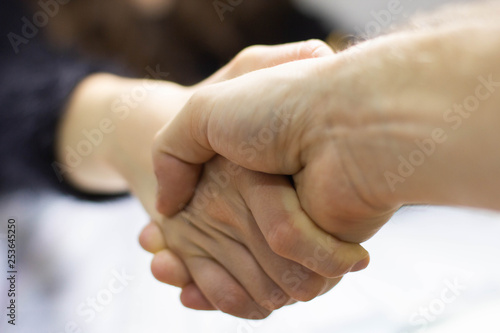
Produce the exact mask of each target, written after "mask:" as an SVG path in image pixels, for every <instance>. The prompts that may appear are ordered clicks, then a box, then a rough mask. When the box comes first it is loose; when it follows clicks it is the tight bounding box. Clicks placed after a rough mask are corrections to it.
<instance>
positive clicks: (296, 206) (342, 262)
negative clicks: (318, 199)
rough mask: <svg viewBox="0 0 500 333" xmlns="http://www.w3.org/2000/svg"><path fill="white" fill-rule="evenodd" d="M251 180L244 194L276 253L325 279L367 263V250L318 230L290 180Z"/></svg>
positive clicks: (262, 178) (261, 178) (268, 177)
mask: <svg viewBox="0 0 500 333" xmlns="http://www.w3.org/2000/svg"><path fill="white" fill-rule="evenodd" d="M250 181H251V182H253V184H248V185H247V186H240V192H241V194H242V196H243V198H244V199H245V202H246V203H247V205H248V207H249V208H250V210H251V211H252V214H253V216H254V218H255V220H256V222H257V225H258V226H259V228H260V230H261V231H262V234H263V235H264V237H265V239H266V240H267V243H268V244H269V246H270V248H271V249H272V250H273V252H275V253H276V254H278V255H280V256H282V257H285V258H288V259H290V260H293V261H295V262H297V263H299V264H302V265H304V266H305V267H307V268H309V269H310V270H312V271H313V272H316V273H318V274H320V275H322V276H325V277H339V276H342V275H344V274H346V273H348V272H349V271H350V270H351V269H352V268H353V267H355V266H356V265H357V264H358V263H359V262H362V263H364V262H366V258H367V257H368V253H367V252H366V250H365V249H363V247H361V246H360V245H358V244H353V243H346V242H342V241H339V240H338V239H336V238H334V237H332V236H330V235H329V234H327V233H326V232H324V231H323V230H322V229H320V228H319V227H317V225H316V224H315V223H314V222H313V221H312V220H311V219H310V218H309V216H308V215H307V214H306V213H305V212H304V211H303V209H302V207H301V205H300V201H299V199H298V197H297V193H296V192H295V190H294V188H293V187H292V186H291V184H290V183H289V181H288V179H287V178H286V177H279V178H276V177H273V176H271V175H266V174H259V176H258V177H257V176H256V177H254V179H252V180H250Z"/></svg>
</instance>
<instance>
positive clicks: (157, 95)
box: [57, 74, 187, 193]
mask: <svg viewBox="0 0 500 333" xmlns="http://www.w3.org/2000/svg"><path fill="white" fill-rule="evenodd" d="M186 91H187V89H185V88H182V87H180V86H177V85H174V84H170V83H167V82H159V81H150V80H133V79H123V78H120V77H117V76H113V75H107V74H96V75H93V76H90V77H88V78H87V79H85V80H84V81H82V83H81V84H80V85H79V86H78V87H77V88H76V89H75V91H74V93H73V96H72V98H71V99H70V101H69V103H68V105H67V109H66V112H65V116H64V117H63V119H62V121H61V123H60V127H59V134H58V142H57V154H58V156H59V162H60V163H61V164H62V165H64V166H65V167H66V168H64V170H63V171H64V176H65V179H66V180H67V181H69V182H71V183H72V184H73V185H74V186H76V187H77V188H79V189H81V190H83V191H88V192H92V193H116V192H121V191H126V190H129V189H130V188H129V183H130V178H132V177H133V176H134V175H133V172H134V171H133V170H134V169H136V170H139V168H141V167H146V168H149V169H150V170H151V172H152V167H150V164H151V161H150V160H151V157H150V151H151V144H152V142H153V138H154V135H155V134H156V132H157V131H158V130H159V129H160V128H161V127H163V126H164V125H165V124H166V123H167V122H168V121H170V120H171V119H172V118H173V117H174V116H175V114H176V113H177V111H178V110H179V109H180V108H181V105H180V103H181V102H180V100H182V99H180V98H179V94H184V93H186V99H187V92H186ZM174 94H175V96H174V97H175V98H170V99H169V97H172V96H170V95H174ZM141 171H143V170H141ZM141 174H142V173H141Z"/></svg>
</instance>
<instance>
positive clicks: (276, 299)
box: [257, 288, 291, 311]
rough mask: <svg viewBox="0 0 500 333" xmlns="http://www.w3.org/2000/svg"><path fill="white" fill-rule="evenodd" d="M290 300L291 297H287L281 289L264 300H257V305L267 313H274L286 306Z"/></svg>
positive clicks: (274, 291) (277, 289) (275, 290)
mask: <svg viewBox="0 0 500 333" xmlns="http://www.w3.org/2000/svg"><path fill="white" fill-rule="evenodd" d="M290 300H291V297H290V296H289V295H287V294H286V293H285V292H284V291H283V290H282V289H280V288H276V289H274V290H273V291H272V292H271V293H269V294H268V295H267V297H266V298H263V299H260V300H258V301H257V304H258V305H259V306H260V307H262V308H264V309H266V310H268V311H274V310H278V309H280V308H282V307H283V306H285V305H286V304H288V302H290Z"/></svg>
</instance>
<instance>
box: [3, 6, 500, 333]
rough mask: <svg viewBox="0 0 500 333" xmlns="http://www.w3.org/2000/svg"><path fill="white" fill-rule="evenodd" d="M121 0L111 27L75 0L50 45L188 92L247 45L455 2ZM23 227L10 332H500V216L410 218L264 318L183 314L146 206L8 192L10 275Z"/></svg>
mask: <svg viewBox="0 0 500 333" xmlns="http://www.w3.org/2000/svg"><path fill="white" fill-rule="evenodd" d="M119 1H120V0H113V1H112V0H109V3H108V1H106V2H102V1H101V2H102V3H105V4H107V5H106V6H108V7H109V8H113V10H114V11H116V15H115V16H113V17H114V18H113V19H112V20H110V21H111V22H107V21H108V20H107V19H105V18H106V17H109V15H108V16H106V15H105V10H106V6H104V5H102V3H101V5H99V0H95V1H90V0H89V1H87V2H82V1H77V0H75V1H73V2H71V3H70V4H68V7H67V8H66V10H64V11H61V13H60V14H59V15H58V16H56V17H55V18H54V19H53V20H52V21H51V23H50V24H49V26H48V27H47V31H46V33H47V38H48V39H49V40H50V41H51V43H53V45H55V46H56V47H60V48H68V47H72V48H76V49H77V50H78V52H81V54H84V55H85V56H87V57H95V58H96V59H97V58H99V59H101V58H102V59H112V60H113V61H116V62H118V63H120V64H121V65H122V66H124V67H125V68H126V70H127V71H128V72H129V73H135V75H139V76H141V75H142V76H144V73H142V72H141V71H143V69H144V68H145V67H146V66H147V65H148V64H156V63H161V64H162V69H165V70H167V71H170V72H171V74H172V80H175V81H177V82H181V83H185V84H189V83H194V82H196V81H198V80H200V79H202V78H204V77H205V76H207V75H209V74H210V73H211V72H212V71H214V70H216V69H217V68H218V67H219V66H220V65H222V64H223V63H224V62H226V61H227V60H229V59H230V58H231V57H232V56H233V55H234V54H236V53H237V52H238V51H239V50H240V49H241V48H243V47H245V46H246V45H251V44H254V43H281V42H285V41H292V40H301V39H305V38H311V37H317V38H326V37H327V35H328V34H329V33H330V32H332V31H336V32H342V33H349V34H361V35H363V37H364V38H366V37H375V35H376V34H378V33H381V32H382V31H384V30H387V29H390V28H391V27H392V25H394V24H399V23H404V22H405V21H406V20H408V18H409V17H411V16H412V15H414V14H415V13H418V12H425V11H427V10H431V9H432V8H435V7H437V6H440V5H442V4H443V3H445V2H447V1H444V0H440V1H436V0H433V1H430V0H426V1H422V0H420V1H412V0H400V1H397V0H386V1H381V0H371V1H363V0H350V1H333V0H297V1H294V2H290V1H281V0H273V1H272V2H271V1H266V0H262V1H258V0H243V1H242V2H241V4H240V5H237V6H234V8H233V10H232V11H228V12H225V13H224V17H223V19H221V17H220V15H218V13H217V12H216V11H215V9H214V7H213V1H212V0H210V1H201V0H181V1H178V2H176V1H173V2H172V1H170V2H169V1H167V0H158V1H155V0H149V1H143V0H135V1H129V2H127V3H128V5H120V4H118V2H119ZM121 1H122V2H123V3H125V2H124V1H123V0H121ZM394 1H396V2H397V3H398V4H399V6H400V8H401V11H400V13H398V14H397V15H391V22H386V21H384V20H381V19H380V15H378V13H380V11H384V10H387V9H388V6H389V4H390V3H393V2H394ZM223 2H225V1H223ZM448 2H453V3H456V2H457V1H448ZM135 3H137V4H135ZM233 3H235V2H233ZM144 4H146V5H144ZM34 6H35V7H36V3H34ZM134 6H137V7H134ZM138 8H139V9H140V10H139V9H138ZM124 22H125V23H126V22H129V23H127V24H125V25H124ZM117 27H118V28H117ZM12 217H14V218H15V219H16V221H17V255H18V262H17V265H18V267H17V270H18V275H17V291H18V294H17V296H18V297H17V311H18V313H17V321H16V326H15V327H12V326H10V325H7V320H6V318H7V316H6V313H7V312H6V306H7V304H6V302H7V297H6V295H7V289H8V284H7V283H6V279H4V278H2V279H1V280H0V281H1V282H0V308H1V309H2V310H1V311H0V313H1V314H2V315H1V320H0V332H30V333H31V332H37V333H38V332H43V333H66V332H72V333H73V332H89V333H100V332H125V333H128V332H151V333H157V332H158V333H160V332H162V333H163V332H188V333H189V332H193V333H194V332H235V333H236V332H238V333H240V332H245V333H246V332H256V333H257V332H262V333H264V332H287V333H295V332H343V333H378V332H380V333H382V332H383V333H413V332H430V333H434V332H439V333H448V332H453V333H457V332H459V333H460V332H485V333H488V332H496V333H498V332H500V320H499V319H498V313H500V263H499V260H498V258H499V257H500V245H499V241H498V236H499V235H500V215H499V214H496V213H492V212H485V211H472V210H465V209H456V208H442V207H406V208H403V209H402V210H401V211H399V212H398V213H397V214H396V216H395V217H394V218H393V219H392V220H391V221H390V222H389V223H388V224H387V225H386V226H385V227H384V228H383V229H382V231H381V232H379V233H378V234H377V235H376V236H375V237H374V238H373V239H372V240H370V241H368V242H366V243H365V247H366V248H367V249H368V250H369V251H370V253H371V256H372V262H371V264H370V266H369V268H367V269H366V270H365V271H362V272H359V273H355V274H350V275H349V276H347V277H346V278H345V279H344V280H343V281H342V282H341V283H340V284H339V285H338V286H337V287H336V288H334V289H333V290H332V291H331V292H329V293H328V294H326V295H324V296H321V297H319V298H317V299H315V300H313V301H310V302H308V303H301V304H296V305H293V306H289V307H287V308H283V309H281V310H279V311H276V312H275V313H274V314H272V315H271V316H270V317H269V318H267V319H265V320H263V321H248V320H242V319H236V318H233V317H230V316H228V315H224V314H221V313H217V312H196V311H193V310H188V309H185V308H183V306H182V305H181V303H180V301H179V299H178V296H179V290H178V289H176V288H173V287H170V286H166V285H163V284H161V283H159V282H157V281H156V280H155V279H154V278H153V277H152V275H151V273H150V269H149V264H150V260H151V258H152V256H151V255H150V254H148V253H146V252H145V251H143V250H142V249H141V248H140V246H139V244H138V241H137V236H138V234H139V232H140V230H141V229H142V227H143V226H144V225H145V224H146V223H147V221H148V217H147V215H146V214H145V212H144V211H143V209H142V208H141V206H140V204H139V203H138V202H137V201H136V200H134V199H132V198H126V199H120V200H114V201H110V202H104V203H88V202H82V201H78V200H76V199H74V198H71V197H63V196H60V195H57V194H52V193H47V194H45V195H43V196H40V195H39V194H30V193H27V192H23V193H12V194H11V195H4V196H3V197H2V199H1V202H0V221H1V222H0V226H1V229H0V242H1V243H0V249H2V250H1V251H0V268H1V269H2V271H4V268H5V267H7V258H6V254H7V242H6V230H7V220H8V218H12Z"/></svg>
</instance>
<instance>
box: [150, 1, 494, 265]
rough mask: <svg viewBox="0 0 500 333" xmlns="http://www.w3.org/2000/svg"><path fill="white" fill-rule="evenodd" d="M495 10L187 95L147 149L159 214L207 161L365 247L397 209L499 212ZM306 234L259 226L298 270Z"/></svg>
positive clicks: (189, 188)
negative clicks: (260, 183) (282, 185)
mask: <svg viewBox="0 0 500 333" xmlns="http://www.w3.org/2000/svg"><path fill="white" fill-rule="evenodd" d="M499 8H500V5H499V4H498V3H494V2H492V3H480V4H476V5H470V6H464V7H457V8H456V10H455V11H450V10H444V11H443V12H440V13H436V14H434V15H432V16H431V17H430V18H428V19H427V20H426V19H424V20H421V21H420V22H417V23H416V24H415V26H414V28H410V29H408V30H406V31H402V32H398V33H394V34H391V35H387V36H384V37H381V38H378V39H375V40H372V41H368V42H365V43H362V44H359V45H357V46H355V47H352V48H350V49H348V50H346V51H344V52H342V53H339V54H337V55H336V56H333V57H327V58H322V59H312V60H302V61H297V62H293V63H288V64H283V65H280V66H276V67H273V68H268V69H264V70H261V71H257V72H253V73H249V74H247V75H244V76H242V77H239V78H236V79H234V80H231V81H227V82H222V83H219V84H216V85H213V86H210V87H206V88H203V89H201V90H199V91H197V92H196V93H195V94H193V96H192V97H191V98H190V100H189V102H188V103H187V104H186V106H185V107H184V108H183V110H182V111H181V112H180V113H179V114H178V115H177V117H176V118H175V119H174V120H173V121H172V123H171V124H169V125H168V126H165V127H164V129H163V130H162V132H160V134H159V135H158V136H157V138H156V142H155V151H154V163H155V165H154V166H155V170H156V174H157V176H158V183H159V189H160V191H159V195H158V202H157V208H158V210H159V211H160V212H162V213H163V214H165V215H172V214H176V212H177V211H178V210H179V208H180V207H183V205H184V203H186V202H188V201H189V200H190V198H191V197H192V194H193V189H194V188H195V187H196V184H197V181H198V173H199V170H200V165H201V164H202V163H205V162H206V161H208V160H210V159H212V158H213V156H215V155H217V154H218V155H220V156H223V157H225V158H227V159H228V160H230V161H232V162H233V163H236V164H238V165H241V166H243V167H245V168H248V169H251V170H256V171H260V172H265V173H269V174H284V175H290V176H292V177H293V181H294V186H295V188H296V189H297V194H298V198H299V200H300V203H301V206H302V208H303V209H304V211H305V212H306V213H307V214H308V216H309V217H311V219H312V220H313V221H314V222H315V223H316V225H317V226H318V227H320V228H321V229H322V230H324V231H326V232H328V233H330V234H331V235H333V236H334V237H336V238H337V239H339V240H343V241H346V242H353V243H358V242H363V241H365V240H367V239H369V238H370V237H372V236H373V235H374V234H375V233H376V232H377V231H378V230H379V229H380V228H381V227H382V226H383V225H384V224H385V223H386V222H387V221H388V220H389V218H390V217H391V216H392V214H393V213H394V212H395V211H396V210H397V209H399V208H400V207H401V206H402V205H405V204H431V205H454V206H468V207H478V208H487V209H495V210H499V209H500V203H499V202H498V200H497V198H498V195H499V189H500V178H499V177H498V170H500V155H499V154H498V149H497V144H496V143H497V142H498V141H499V140H500V134H499V132H498V126H497V124H498V122H499V121H500V113H499V112H498V107H499V105H500V93H498V91H499V89H500V67H499V66H498V54H499V52H500V46H499V45H500V38H499V37H498V36H499V32H500V24H499V23H498V15H497V14H495V13H498V9H499ZM454 14H455V15H454ZM440 19H441V20H443V19H447V20H449V21H445V23H442V24H437V23H436V22H440V21H439V20H440ZM415 27H416V28H415ZM464 41H466V42H464ZM249 92H251V93H249ZM475 101H476V102H475ZM467 103H470V104H467ZM467 105H468V108H469V110H467V108H466V106H467ZM471 105H472V106H471ZM283 115H285V117H283ZM276 117H278V120H279V121H281V122H282V123H284V124H285V126H282V127H280V126H278V125H277V120H276ZM422 147H424V148H422ZM252 149H253V152H252ZM403 160H406V161H414V162H402V161H403ZM408 163H410V166H408ZM412 163H413V164H412ZM401 165H403V166H401ZM405 166H406V169H405ZM172 169H175V177H173V176H172V174H169V173H167V172H163V171H164V170H172ZM310 228H311V226H310V225H297V224H294V223H290V221H286V220H281V219H277V220H271V221H267V223H266V224H265V225H263V226H261V230H262V233H263V236H264V237H265V239H266V241H267V242H268V243H269V245H270V247H271V248H272V249H273V250H274V252H275V253H277V254H279V255H281V256H283V257H285V258H288V259H291V260H294V261H296V262H301V260H303V259H304V256H303V254H304V253H307V250H303V251H302V252H301V251H297V247H296V246H292V244H297V243H299V244H309V243H308V242H303V243H302V242H301V241H303V240H304V239H307V235H308V232H309V230H310ZM318 273H321V272H318Z"/></svg>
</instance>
